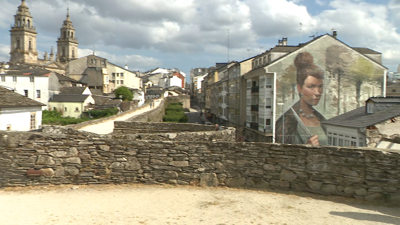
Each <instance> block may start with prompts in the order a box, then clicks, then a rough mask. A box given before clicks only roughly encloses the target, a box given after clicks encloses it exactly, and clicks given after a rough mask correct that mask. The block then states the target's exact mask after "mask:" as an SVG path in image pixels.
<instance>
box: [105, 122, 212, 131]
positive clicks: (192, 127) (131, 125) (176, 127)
mask: <svg viewBox="0 0 400 225" xmlns="http://www.w3.org/2000/svg"><path fill="white" fill-rule="evenodd" d="M200 131H215V126H212V125H202V124H194V123H185V124H182V123H143V122H125V121H115V122H114V132H113V133H114V134H126V133H132V134H135V133H175V132H200Z"/></svg>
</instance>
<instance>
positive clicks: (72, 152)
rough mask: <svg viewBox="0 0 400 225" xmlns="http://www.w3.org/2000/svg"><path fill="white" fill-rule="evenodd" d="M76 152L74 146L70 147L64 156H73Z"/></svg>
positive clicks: (76, 154)
mask: <svg viewBox="0 0 400 225" xmlns="http://www.w3.org/2000/svg"><path fill="white" fill-rule="evenodd" d="M78 153H79V151H78V149H76V148H75V147H71V148H69V149H68V151H67V155H66V156H67V157H75V156H78Z"/></svg>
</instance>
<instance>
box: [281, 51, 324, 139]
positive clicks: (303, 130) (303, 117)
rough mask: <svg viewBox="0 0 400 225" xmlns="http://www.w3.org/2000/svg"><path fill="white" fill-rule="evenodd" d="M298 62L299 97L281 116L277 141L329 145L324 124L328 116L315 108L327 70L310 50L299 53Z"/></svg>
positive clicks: (297, 87) (296, 60) (297, 86)
mask: <svg viewBox="0 0 400 225" xmlns="http://www.w3.org/2000/svg"><path fill="white" fill-rule="evenodd" d="M294 65H295V68H296V90H297V92H298V95H299V100H298V101H297V102H296V103H295V104H293V105H292V106H291V107H290V108H289V109H288V110H287V111H286V112H285V113H284V114H283V115H282V116H281V117H280V119H278V121H277V123H276V140H277V142H281V143H291V144H296V143H297V144H304V143H308V144H314V145H319V144H321V145H325V144H326V134H325V131H324V129H323V127H322V126H321V121H323V120H325V118H324V116H323V115H322V114H321V113H319V112H318V111H317V110H316V109H314V106H317V105H318V103H319V102H320V100H321V96H322V94H323V89H324V71H323V70H322V69H320V68H319V67H318V66H317V65H315V64H314V58H313V56H312V55H311V54H310V53H308V52H302V53H299V54H298V55H297V56H296V58H295V60H294Z"/></svg>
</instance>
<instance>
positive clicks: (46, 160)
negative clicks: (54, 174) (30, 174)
mask: <svg viewBox="0 0 400 225" xmlns="http://www.w3.org/2000/svg"><path fill="white" fill-rule="evenodd" d="M36 164H37V165H54V164H56V163H55V162H54V160H53V157H51V156H48V155H40V156H39V157H38V159H37V161H36Z"/></svg>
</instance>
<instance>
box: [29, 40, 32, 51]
mask: <svg viewBox="0 0 400 225" xmlns="http://www.w3.org/2000/svg"><path fill="white" fill-rule="evenodd" d="M29 50H32V41H29Z"/></svg>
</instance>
